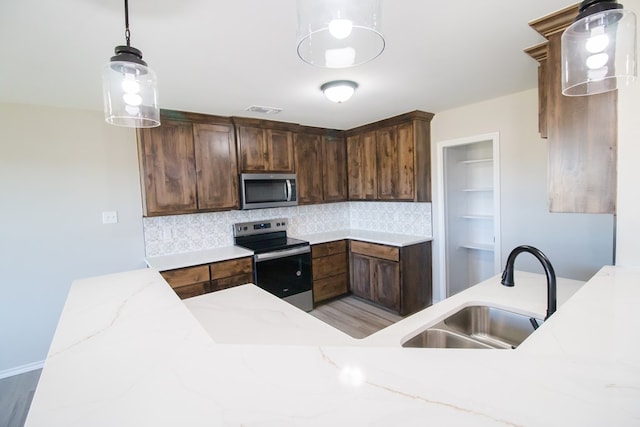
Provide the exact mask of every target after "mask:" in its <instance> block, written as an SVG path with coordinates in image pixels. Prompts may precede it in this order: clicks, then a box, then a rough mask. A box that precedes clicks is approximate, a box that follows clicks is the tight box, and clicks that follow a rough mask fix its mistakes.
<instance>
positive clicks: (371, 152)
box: [347, 131, 378, 200]
mask: <svg viewBox="0 0 640 427" xmlns="http://www.w3.org/2000/svg"><path fill="white" fill-rule="evenodd" d="M347 163H348V166H347V169H348V171H349V200H376V199H377V198H378V183H377V173H376V169H377V165H376V135H375V132H373V131H372V132H366V133H362V134H359V135H353V136H350V137H348V138H347Z"/></svg>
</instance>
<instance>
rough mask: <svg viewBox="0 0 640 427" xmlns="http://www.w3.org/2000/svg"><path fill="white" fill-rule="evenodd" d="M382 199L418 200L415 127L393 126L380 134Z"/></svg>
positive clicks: (377, 137) (379, 181)
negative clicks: (416, 192)
mask: <svg viewBox="0 0 640 427" xmlns="http://www.w3.org/2000/svg"><path fill="white" fill-rule="evenodd" d="M376 144H377V154H378V198H379V199H381V200H414V198H415V182H414V171H415V170H414V140H413V124H412V123H406V124H402V125H398V126H389V127H387V128H384V129H381V130H378V131H377V132H376Z"/></svg>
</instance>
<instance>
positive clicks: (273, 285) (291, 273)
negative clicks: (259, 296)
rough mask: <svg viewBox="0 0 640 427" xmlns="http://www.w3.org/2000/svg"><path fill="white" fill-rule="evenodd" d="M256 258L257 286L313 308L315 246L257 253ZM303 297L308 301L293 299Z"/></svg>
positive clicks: (298, 304) (305, 308)
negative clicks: (313, 253) (312, 274)
mask: <svg viewBox="0 0 640 427" xmlns="http://www.w3.org/2000/svg"><path fill="white" fill-rule="evenodd" d="M253 258H254V262H255V268H254V274H255V283H256V285H257V286H259V287H261V288H262V289H264V290H266V291H267V292H270V293H272V294H273V295H275V296H277V297H279V298H284V299H286V300H287V301H289V302H291V303H292V304H294V305H296V306H298V307H299V308H301V309H303V310H306V311H308V310H311V309H312V308H313V307H312V305H313V295H312V286H313V280H312V276H311V248H310V247H309V246H308V245H306V246H300V247H295V248H291V249H284V250H279V251H274V252H267V253H263V254H256V255H254V257H253ZM294 295H295V297H294ZM301 299H302V300H303V301H304V302H301V303H295V302H293V301H299V300H301ZM301 305H303V306H304V307H302V306H301ZM309 305H310V307H307V306H309Z"/></svg>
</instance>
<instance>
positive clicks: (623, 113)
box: [616, 0, 640, 267]
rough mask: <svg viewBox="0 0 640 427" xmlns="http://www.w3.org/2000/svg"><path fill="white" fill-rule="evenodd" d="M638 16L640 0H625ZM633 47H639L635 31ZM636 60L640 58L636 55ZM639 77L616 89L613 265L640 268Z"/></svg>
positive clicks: (625, 4) (625, 5) (639, 37)
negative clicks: (615, 212) (634, 45)
mask: <svg viewBox="0 0 640 427" xmlns="http://www.w3.org/2000/svg"><path fill="white" fill-rule="evenodd" d="M623 4H624V7H625V9H631V10H633V11H634V12H635V13H636V15H637V16H638V17H640V0H625V1H624V2H623ZM637 35H638V42H637V46H640V32H638V34H637ZM639 59H640V58H639ZM639 113H640V78H639V79H638V80H637V81H636V82H635V83H634V84H631V85H629V86H623V87H620V88H619V90H618V202H617V205H618V206H617V207H618V223H617V228H618V230H617V235H618V238H617V240H616V264H617V265H621V266H629V267H630V266H633V267H640V197H638V196H639V195H640V191H638V185H639V183H640V168H638V165H640V125H638V117H639Z"/></svg>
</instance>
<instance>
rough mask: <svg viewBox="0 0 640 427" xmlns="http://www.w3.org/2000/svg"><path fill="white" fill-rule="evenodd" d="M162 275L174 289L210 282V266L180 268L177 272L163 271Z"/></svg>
mask: <svg viewBox="0 0 640 427" xmlns="http://www.w3.org/2000/svg"><path fill="white" fill-rule="evenodd" d="M160 274H161V275H162V277H164V280H166V281H167V282H168V283H169V285H171V287H172V288H178V287H181V286H185V285H193V284H195V283H202V282H208V281H209V266H208V265H197V266H195V267H185V268H178V269H175V270H167V271H161V272H160Z"/></svg>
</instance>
